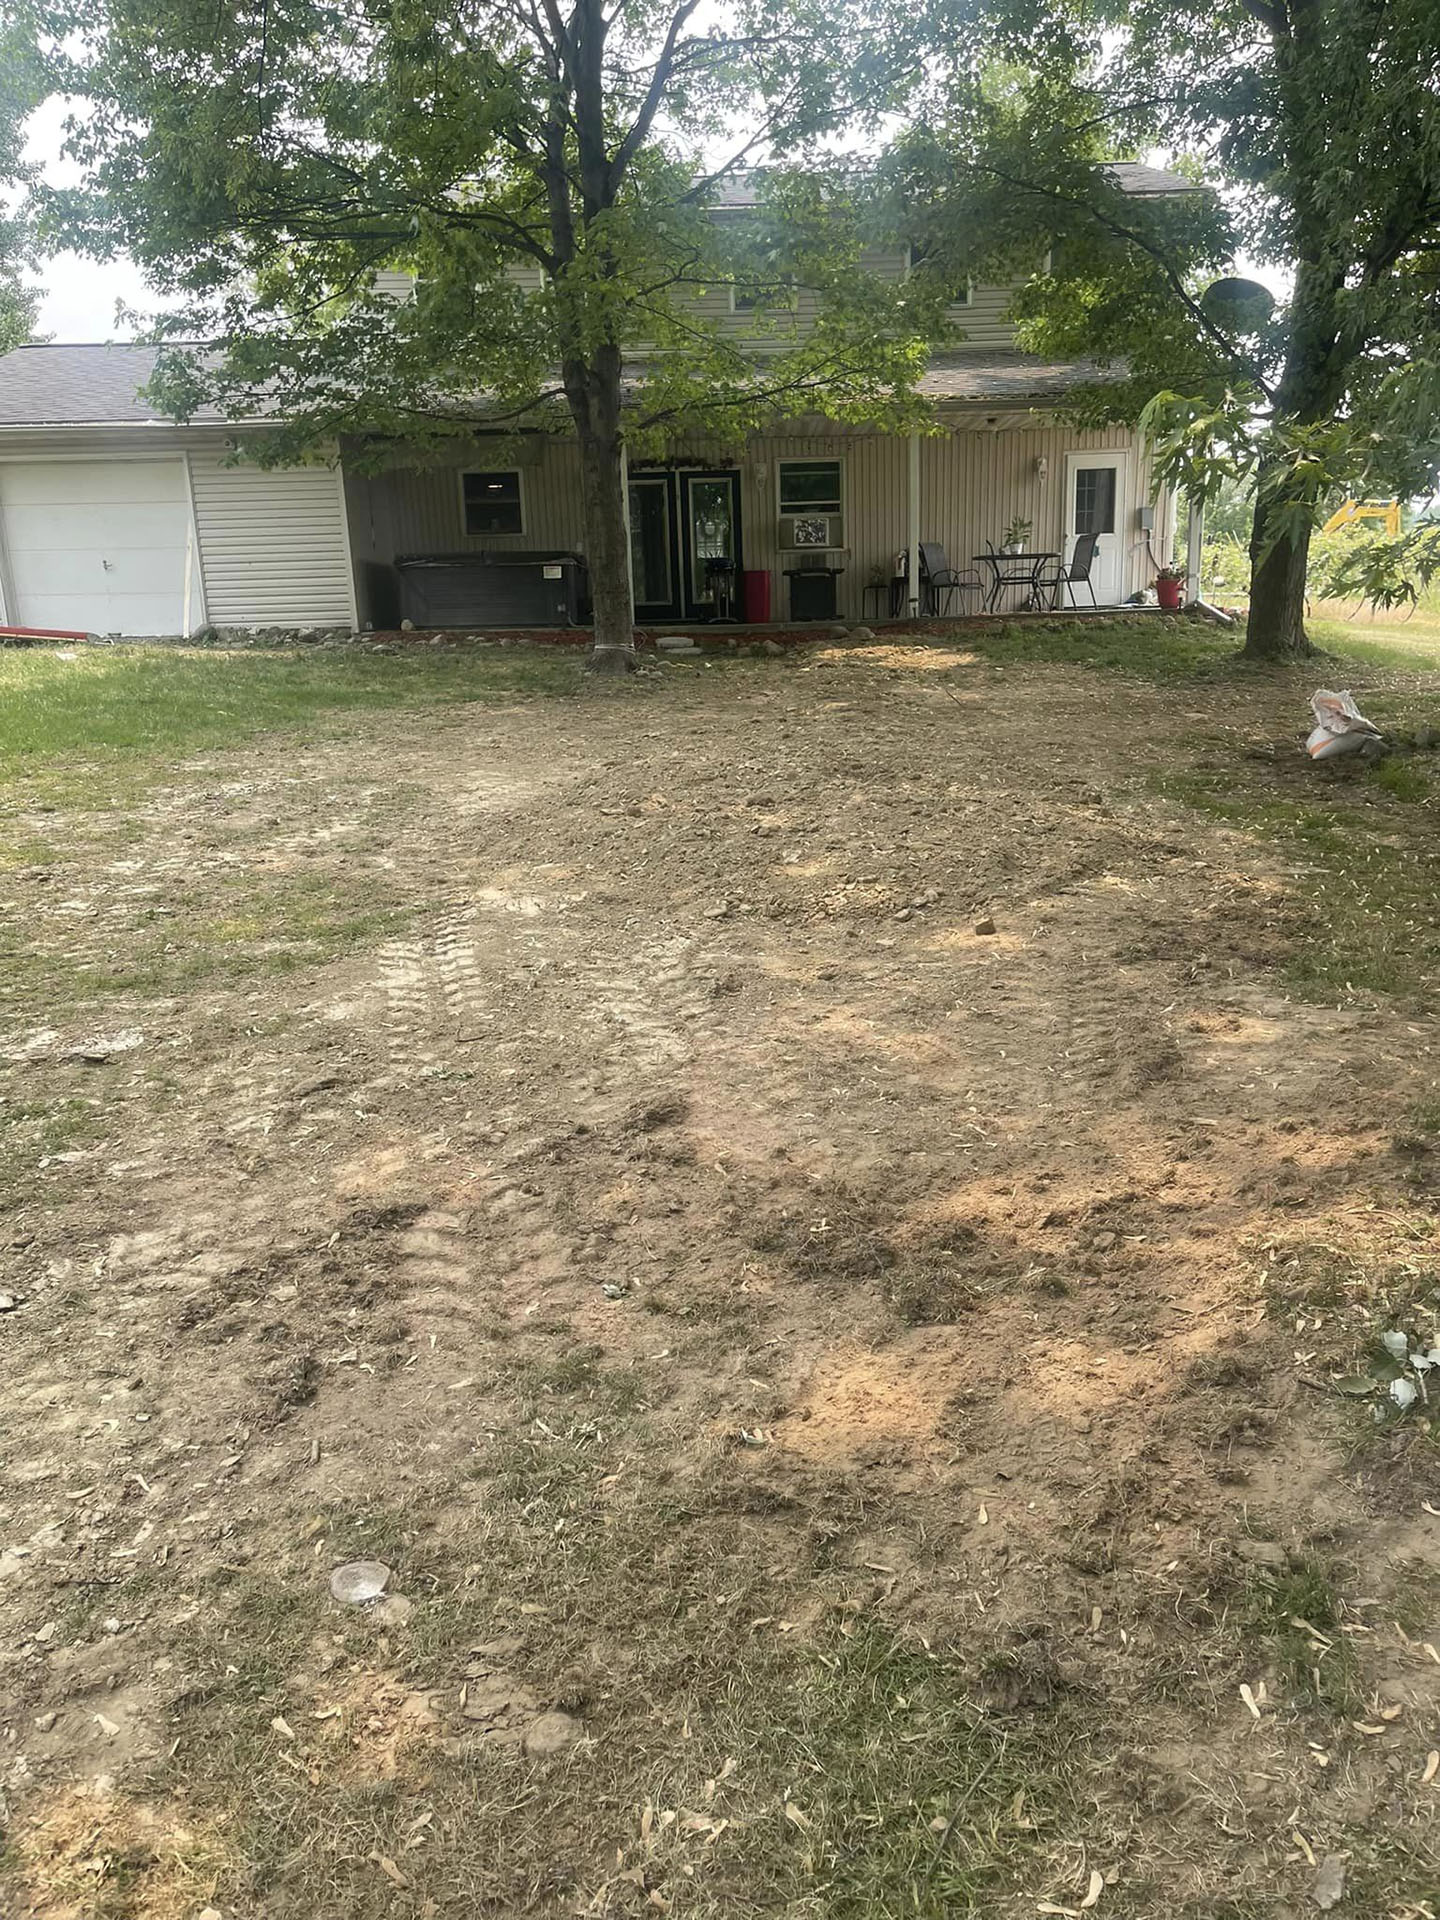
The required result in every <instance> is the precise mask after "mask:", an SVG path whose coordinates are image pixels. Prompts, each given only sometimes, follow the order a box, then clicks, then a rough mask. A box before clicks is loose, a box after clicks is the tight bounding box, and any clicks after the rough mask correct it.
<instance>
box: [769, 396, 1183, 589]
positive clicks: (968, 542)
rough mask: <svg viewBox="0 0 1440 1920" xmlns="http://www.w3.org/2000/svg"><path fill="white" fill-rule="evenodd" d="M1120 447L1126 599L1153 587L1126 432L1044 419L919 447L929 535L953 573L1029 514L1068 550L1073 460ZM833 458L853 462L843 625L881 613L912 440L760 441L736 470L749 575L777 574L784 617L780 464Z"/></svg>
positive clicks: (1142, 481)
mask: <svg viewBox="0 0 1440 1920" xmlns="http://www.w3.org/2000/svg"><path fill="white" fill-rule="evenodd" d="M1111 448H1114V449H1126V448H1129V449H1131V468H1132V484H1131V493H1132V497H1131V499H1130V500H1129V501H1128V502H1127V503H1126V505H1125V510H1124V522H1125V524H1124V527H1123V529H1122V538H1123V540H1124V542H1125V553H1126V565H1125V578H1126V582H1127V584H1126V588H1125V591H1126V592H1127V593H1129V592H1133V591H1134V590H1135V589H1136V588H1138V587H1141V586H1146V585H1148V584H1149V581H1150V569H1149V566H1148V563H1147V559H1146V555H1145V549H1144V537H1143V535H1141V534H1139V533H1138V531H1137V529H1136V524H1135V522H1136V514H1135V509H1136V507H1137V506H1138V505H1140V504H1141V503H1142V502H1144V501H1147V500H1148V499H1149V498H1150V495H1149V493H1148V492H1147V491H1146V486H1147V483H1148V469H1147V468H1145V467H1144V466H1143V465H1142V463H1141V461H1140V458H1139V448H1138V440H1137V438H1136V436H1135V435H1133V434H1132V433H1130V432H1129V431H1128V429H1126V428H1123V427H1122V428H1115V429H1112V430H1106V431H1103V432H1095V433H1080V432H1076V431H1075V430H1074V429H1072V428H1069V427H1062V426H1057V425H1053V424H1049V423H1046V422H1045V420H1044V418H1043V416H1041V417H1039V418H1038V419H1037V424H1036V425H1035V426H1034V427H1022V428H1020V429H1018V430H1017V429H1016V428H1014V427H1010V426H1005V427H1000V428H997V429H990V428H986V427H985V426H984V425H983V424H974V423H969V422H967V423H965V424H962V425H959V426H957V427H955V428H953V429H947V431H946V432H944V433H943V434H939V435H931V436H926V437H925V438H924V439H922V441H921V445H920V537H921V539H922V540H934V541H938V542H939V543H940V544H941V545H942V546H943V547H944V548H945V551H946V554H947V555H948V557H949V559H950V562H951V564H952V565H953V566H955V567H957V568H958V567H968V566H969V565H970V564H971V556H972V555H973V554H976V553H980V552H983V551H984V547H985V542H986V541H987V540H990V541H992V542H993V543H994V544H995V545H996V546H998V545H999V544H1000V537H1001V534H1002V533H1003V532H1004V529H1005V526H1006V523H1007V522H1008V521H1009V520H1010V519H1012V518H1013V517H1014V516H1015V515H1017V514H1018V515H1020V516H1022V517H1024V518H1028V519H1031V520H1033V521H1034V523H1035V531H1034V535H1033V538H1032V540H1031V545H1032V546H1033V547H1036V548H1042V549H1047V550H1055V551H1059V550H1060V547H1061V535H1062V528H1063V522H1064V519H1065V509H1066V505H1067V498H1066V468H1065V455H1066V453H1067V452H1079V451H1087V450H1091V449H1094V450H1096V451H1099V450H1104V449H1111ZM1041 456H1043V457H1044V458H1045V460H1046V461H1047V462H1048V473H1047V475H1046V477H1045V478H1044V479H1043V480H1042V479H1040V478H1039V477H1038V475H1037V474H1036V470H1035V463H1036V461H1037V460H1038V459H1039V458H1040V457H1041ZM826 459H838V460H840V461H842V462H843V464H844V469H845V539H846V543H847V547H848V552H847V553H846V555H845V556H844V564H845V572H844V573H843V574H842V575H841V577H840V579H839V580H838V581H837V583H836V586H837V593H838V610H839V613H840V616H841V618H843V619H850V620H859V619H861V618H863V617H865V616H866V615H867V614H868V615H869V616H870V617H872V618H873V617H874V614H875V606H874V600H873V597H872V600H871V603H870V605H869V607H868V608H867V607H866V605H865V585H866V582H867V581H868V579H869V577H870V569H871V567H872V566H881V567H884V568H886V569H887V570H888V568H889V567H890V566H891V564H892V563H893V561H894V558H895V556H896V554H897V553H899V552H900V551H901V550H902V549H903V548H904V546H905V542H906V539H907V537H908V526H909V493H908V471H909V466H908V463H909V448H908V446H907V443H906V442H905V441H904V440H903V439H901V438H898V437H896V436H894V435H888V434H867V433H864V432H860V431H855V432H851V433H843V432H832V433H829V434H825V435H820V436H810V437H799V436H793V435H785V434H778V433H777V434H762V435H757V436H756V438H755V439H754V440H753V441H752V442H751V443H750V446H749V448H748V449H747V451H746V453H745V455H744V457H743V458H742V459H740V460H739V461H738V462H737V463H736V464H738V465H739V466H740V470H741V512H742V517H743V522H744V545H745V555H744V559H745V566H746V567H747V568H751V567H761V568H765V569H766V570H768V571H769V573H770V575H771V581H770V604H771V607H772V609H773V610H774V615H775V618H777V619H781V620H783V619H786V618H787V617H788V614H789V582H788V581H787V580H786V579H785V577H784V568H785V567H786V566H787V565H793V564H794V562H793V560H792V559H790V558H789V557H788V556H782V554H781V553H780V550H779V547H778V545H777V534H778V530H779V525H778V523H779V516H778V511H777V507H776V502H777V499H778V490H777V489H778V463H779V462H780V461H781V460H826ZM762 468H763V470H764V473H763V478H762V474H761V470H762ZM1157 551H1158V547H1157ZM959 604H960V603H959V602H957V610H958V607H959ZM965 605H966V608H967V610H968V611H973V610H974V598H973V596H969V595H967V596H966V599H965Z"/></svg>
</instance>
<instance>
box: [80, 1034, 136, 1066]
mask: <svg viewBox="0 0 1440 1920" xmlns="http://www.w3.org/2000/svg"><path fill="white" fill-rule="evenodd" d="M144 1044H145V1036H144V1034H143V1033H141V1032H140V1031H139V1029H138V1028H136V1027H126V1028H124V1029H123V1030H122V1031H121V1032H119V1033H112V1034H107V1035H105V1036H103V1037H98V1038H96V1039H94V1040H82V1041H81V1043H80V1045H79V1046H78V1047H72V1048H71V1049H70V1051H69V1053H67V1054H66V1055H65V1058H66V1059H67V1060H78V1061H80V1063H81V1064H82V1065H83V1066H87V1067H103V1066H104V1065H105V1062H106V1061H107V1060H110V1059H112V1058H113V1057H114V1055H116V1054H117V1053H133V1052H134V1051H135V1049H136V1047H140V1046H143V1045H144Z"/></svg>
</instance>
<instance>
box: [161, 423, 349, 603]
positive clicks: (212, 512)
mask: <svg viewBox="0 0 1440 1920" xmlns="http://www.w3.org/2000/svg"><path fill="white" fill-rule="evenodd" d="M190 480H191V486H192V489H193V492H194V499H195V529H196V533H197V535H198V538H199V547H200V571H201V575H202V577H203V580H204V586H205V609H206V614H207V616H208V618H209V619H210V620H211V621H213V622H214V623H215V624H216V625H217V626H236V627H289V626H347V627H348V626H350V625H351V624H352V623H353V621H354V598H353V592H352V581H351V572H350V560H349V556H348V553H347V551H346V544H345V515H344V510H343V508H342V505H341V498H340V486H339V480H338V477H337V475H336V473H335V470H334V468H333V467H277V468H270V469H265V468H261V467H246V466H238V467H232V466H227V465H226V464H225V460H224V456H223V455H221V454H219V453H212V452H209V451H205V452H199V453H192V454H191V456H190Z"/></svg>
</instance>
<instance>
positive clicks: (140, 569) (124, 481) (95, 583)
mask: <svg viewBox="0 0 1440 1920" xmlns="http://www.w3.org/2000/svg"><path fill="white" fill-rule="evenodd" d="M0 510H3V513H4V532H5V550H6V557H7V559H8V560H9V563H10V568H9V571H10V581H11V585H12V588H13V597H14V599H15V601H16V603H17V604H16V605H15V606H13V607H10V608H7V616H8V618H9V620H10V621H11V623H12V624H13V625H17V626H26V627H74V628H81V629H83V630H84V631H85V632H87V633H180V632H182V631H183V630H184V624H185V543H186V539H187V537H188V529H189V507H188V503H187V500H186V494H185V468H184V464H183V462H182V461H180V460H178V459H172V460H93V461H92V460H73V461H72V460H45V461H41V460H34V461H24V462H16V463H14V464H10V463H8V462H7V463H0Z"/></svg>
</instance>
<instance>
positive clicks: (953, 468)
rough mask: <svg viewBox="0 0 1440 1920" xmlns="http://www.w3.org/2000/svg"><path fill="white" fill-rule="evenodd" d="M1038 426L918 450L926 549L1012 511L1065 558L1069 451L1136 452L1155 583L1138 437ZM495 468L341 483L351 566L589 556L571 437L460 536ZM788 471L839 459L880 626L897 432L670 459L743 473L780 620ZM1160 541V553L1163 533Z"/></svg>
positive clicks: (1135, 485) (750, 560) (542, 456)
mask: <svg viewBox="0 0 1440 1920" xmlns="http://www.w3.org/2000/svg"><path fill="white" fill-rule="evenodd" d="M1010 418H1011V419H1013V418H1014V416H1013V415H1012V416H1010ZM1035 420H1036V423H1035V425H1034V426H1024V425H1022V426H1015V425H1010V424H1007V425H1005V426H1003V427H999V428H996V429H990V428H986V427H985V426H983V425H982V424H980V423H979V422H978V421H976V420H973V419H972V420H970V421H966V422H961V423H958V424H955V425H952V426H948V427H947V428H946V429H945V431H943V432H942V433H939V434H933V435H927V436H926V437H925V438H924V439H922V441H921V447H920V537H921V539H922V540H934V541H938V542H939V543H940V544H941V545H942V546H943V547H944V548H945V551H946V554H947V556H948V557H949V559H950V562H951V564H952V565H953V566H956V567H968V566H969V565H970V564H971V556H972V554H975V553H979V552H982V551H983V550H984V546H985V542H986V541H987V540H990V541H993V542H994V544H995V545H996V546H997V547H998V546H999V545H1000V536H1001V534H1002V533H1003V532H1004V530H1005V527H1006V524H1007V523H1008V522H1009V521H1010V520H1011V519H1012V518H1013V517H1014V516H1016V515H1017V514H1018V515H1020V516H1022V517H1024V518H1027V519H1030V520H1032V521H1033V522H1034V534H1033V536H1032V542H1031V544H1032V545H1033V546H1035V547H1040V548H1044V549H1047V550H1052V551H1058V550H1060V549H1061V547H1062V546H1063V532H1064V523H1065V519H1066V505H1067V498H1066V475H1065V455H1066V453H1067V452H1075V451H1090V450H1095V451H1103V450H1109V449H1115V450H1128V452H1129V453H1130V464H1131V475H1132V479H1131V497H1130V499H1129V501H1128V502H1127V503H1126V506H1125V513H1124V517H1123V520H1122V523H1121V531H1122V539H1123V541H1124V543H1125V552H1126V556H1127V559H1126V570H1125V575H1124V578H1125V587H1124V591H1125V592H1126V593H1130V592H1133V591H1134V590H1135V589H1136V588H1139V587H1144V586H1148V585H1149V584H1150V581H1151V577H1152V571H1151V567H1150V563H1149V558H1148V554H1147V552H1146V548H1145V537H1144V535H1143V534H1142V533H1140V532H1139V530H1138V527H1137V525H1136V512H1135V509H1136V508H1137V507H1138V506H1140V505H1141V504H1143V503H1145V502H1148V501H1149V500H1151V498H1152V495H1151V493H1150V491H1149V490H1148V482H1149V469H1148V463H1147V461H1146V460H1145V459H1144V458H1143V456H1142V450H1141V446H1140V441H1139V438H1138V436H1137V435H1135V434H1133V433H1132V432H1131V431H1130V430H1129V429H1127V428H1123V427H1119V428H1110V429H1104V430H1101V431H1096V432H1079V431H1077V430H1075V429H1073V428H1070V427H1065V426H1059V425H1056V424H1055V423H1054V422H1053V421H1047V420H1046V418H1045V416H1043V415H1041V416H1036V417H1035ZM819 424H820V423H817V425H819ZM1042 456H1043V457H1044V459H1045V460H1046V461H1047V462H1048V471H1047V474H1046V477H1045V478H1044V479H1043V480H1042V479H1041V478H1040V477H1039V475H1038V474H1037V472H1036V464H1035V463H1036V461H1037V460H1038V459H1040V458H1041V457H1042ZM489 457H490V456H488V455H485V454H483V453H482V454H480V455H477V456H475V457H473V458H471V459H469V460H467V461H465V462H463V463H462V462H459V461H457V462H455V463H454V464H447V465H444V466H440V465H436V466H430V467H422V468H415V469H408V470H400V469H395V470H392V471H388V472H385V473H379V474H370V475H366V474H358V473H350V474H347V476H346V495H347V499H348V501H349V505H350V525H351V542H352V545H353V548H354V552H355V558H356V561H357V564H358V563H360V562H362V561H365V560H379V561H383V562H389V561H392V560H394V559H395V558H396V556H397V555H399V554H404V553H465V552H471V553H484V552H496V551H507V550H509V551H517V550H518V551H534V550H539V549H542V548H549V549H563V550H567V551H579V552H583V550H584V545H585V532H584V524H585V523H584V515H583V511H582V504H581V497H580V462H579V455H578V450H577V448H576V446H575V443H574V442H573V441H569V440H551V441H546V442H544V443H542V444H541V445H540V447H539V449H538V451H531V452H530V453H529V454H528V455H527V459H528V464H521V465H520V473H521V487H522V490H523V498H524V508H525V531H524V532H523V533H519V534H484V535H480V534H470V535H467V534H465V533H464V532H463V530H462V528H463V520H462V515H461V506H460V478H459V476H460V474H461V473H462V472H463V471H465V470H466V468H467V467H469V468H476V469H481V470H483V462H484V461H485V460H486V459H488V458H489ZM782 460H839V461H840V462H841V465H842V470H843V475H844V478H843V488H844V518H845V544H846V549H847V551H846V553H845V555H844V565H845V572H844V573H843V574H842V575H841V577H840V579H839V580H838V581H837V583H836V586H837V610H838V613H839V615H840V617H841V618H842V619H847V620H860V619H863V618H865V617H866V616H867V614H868V615H869V617H870V618H872V619H873V618H874V617H875V608H874V604H873V601H872V603H871V605H870V606H869V607H868V608H867V606H866V603H865V586H866V583H867V582H868V580H869V577H870V570H871V568H872V567H879V568H881V569H882V570H883V571H884V572H885V574H886V576H887V578H888V575H889V571H890V569H891V567H892V565H893V562H894V559H895V556H896V555H897V554H898V553H900V552H901V551H902V549H903V548H904V546H905V542H906V538H907V532H908V479H907V474H908V448H907V444H906V441H905V440H904V439H903V438H902V437H899V436H896V435H894V434H877V433H870V432H867V431H865V430H864V429H863V428H845V427H841V426H835V425H830V426H828V427H826V428H825V429H824V430H823V431H817V432H814V433H802V432H800V431H798V430H791V431H788V432H787V431H776V432H773V433H760V434H754V435H752V436H751V437H750V438H749V439H748V440H744V441H735V440H730V441H717V440H706V439H703V438H699V437H696V438H691V439H688V440H684V441H680V442H677V443H676V444H675V445H674V446H673V447H672V448H671V450H670V454H669V462H673V463H675V464H677V465H685V466H712V467H718V468H729V467H733V468H735V469H737V470H738V472H739V474H740V501H741V506H740V511H741V546H742V553H741V560H742V565H743V566H744V567H745V568H746V569H747V570H751V569H758V570H762V571H764V572H767V573H769V575H770V605H771V609H772V618H774V619H776V620H786V619H788V618H789V582H788V581H787V580H786V578H785V576H784V568H785V567H786V566H787V565H792V564H793V560H792V559H791V557H790V556H788V555H784V554H782V553H781V551H780V546H779V531H780V529H779V465H780V462H781V461H782ZM494 464H495V465H496V466H497V467H499V466H502V465H504V464H505V463H504V462H503V461H502V460H501V459H500V457H499V456H498V455H497V456H495V460H494ZM646 464H647V465H649V464H651V463H650V462H646ZM654 464H656V465H661V464H668V462H655V463H654ZM1163 511H1164V509H1163V504H1162V506H1161V508H1160V510H1159V511H1157V515H1156V518H1157V523H1159V524H1162V525H1163ZM1156 542H1157V543H1156V549H1155V550H1156V553H1157V554H1158V553H1159V552H1160V547H1159V544H1158V536H1157V537H1156ZM958 604H959V603H957V605H958ZM964 605H965V607H966V610H967V611H973V610H974V600H973V597H972V596H967V597H966V600H965V602H964ZM212 617H216V616H213V615H212Z"/></svg>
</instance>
